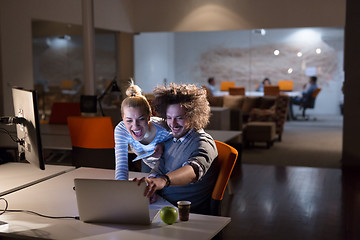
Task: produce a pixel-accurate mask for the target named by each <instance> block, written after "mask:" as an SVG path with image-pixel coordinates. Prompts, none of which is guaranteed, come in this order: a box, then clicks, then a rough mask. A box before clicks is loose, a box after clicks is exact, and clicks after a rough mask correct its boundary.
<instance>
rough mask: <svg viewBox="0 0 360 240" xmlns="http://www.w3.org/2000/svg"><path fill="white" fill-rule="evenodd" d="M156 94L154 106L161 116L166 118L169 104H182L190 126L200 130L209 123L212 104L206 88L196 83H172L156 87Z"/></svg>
mask: <svg viewBox="0 0 360 240" xmlns="http://www.w3.org/2000/svg"><path fill="white" fill-rule="evenodd" d="M154 95H155V99H154V101H153V102H152V104H153V108H154V109H155V112H156V114H157V115H158V116H160V117H161V118H163V119H166V109H167V106H168V105H171V104H180V106H182V107H183V108H184V109H185V118H186V120H187V122H188V124H189V125H188V127H189V128H195V130H199V129H202V128H205V127H206V125H207V124H208V123H209V117H210V106H209V102H208V100H207V98H206V91H205V89H203V88H199V87H197V86H196V85H194V84H180V85H177V84H175V83H171V84H170V86H169V87H164V86H159V87H156V88H155V89H154Z"/></svg>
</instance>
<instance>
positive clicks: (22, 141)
mask: <svg viewBox="0 0 360 240" xmlns="http://www.w3.org/2000/svg"><path fill="white" fill-rule="evenodd" d="M0 131H2V132H3V133H6V134H7V135H9V137H10V138H11V140H13V141H14V142H16V143H19V144H20V145H24V140H22V139H19V138H17V137H14V136H13V135H11V133H10V132H9V131H8V130H6V129H5V128H0Z"/></svg>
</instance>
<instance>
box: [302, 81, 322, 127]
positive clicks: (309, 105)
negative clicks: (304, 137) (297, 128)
mask: <svg viewBox="0 0 360 240" xmlns="http://www.w3.org/2000/svg"><path fill="white" fill-rule="evenodd" d="M320 91H321V88H317V89H315V91H314V92H313V93H312V94H311V97H308V98H307V99H306V101H305V102H303V103H301V104H300V109H302V114H301V117H302V119H304V120H310V116H309V115H306V109H309V108H310V109H314V107H315V100H316V97H317V96H318V95H319V93H320ZM313 120H316V118H315V117H314V118H313Z"/></svg>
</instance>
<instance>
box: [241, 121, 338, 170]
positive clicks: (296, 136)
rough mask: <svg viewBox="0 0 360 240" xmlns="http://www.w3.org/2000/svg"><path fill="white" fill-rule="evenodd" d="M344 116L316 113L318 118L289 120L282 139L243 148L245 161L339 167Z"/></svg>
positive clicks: (250, 162) (243, 160) (251, 162)
mask: <svg viewBox="0 0 360 240" xmlns="http://www.w3.org/2000/svg"><path fill="white" fill-rule="evenodd" d="M342 126H343V118H342V116H317V121H288V122H286V123H285V130H284V133H283V137H282V141H281V142H278V141H276V142H275V143H274V145H273V146H272V147H271V148H270V149H267V148H266V146H265V144H264V143H256V144H255V147H252V148H245V149H243V150H242V162H243V163H247V164H267V165H278V166H308V167H324V168H340V167H341V154H342Z"/></svg>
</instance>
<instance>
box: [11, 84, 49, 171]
mask: <svg viewBox="0 0 360 240" xmlns="http://www.w3.org/2000/svg"><path fill="white" fill-rule="evenodd" d="M12 97H13V103H14V112H15V118H16V121H15V123H16V133H17V137H18V139H20V140H23V141H22V142H21V143H19V144H18V151H19V154H20V156H21V155H24V156H25V160H27V161H28V162H30V163H31V164H33V165H35V166H37V167H39V168H40V169H42V170H45V161H44V157H43V151H42V144H41V136H40V121H39V109H38V100H37V94H36V91H35V90H25V89H22V88H17V87H13V88H12Z"/></svg>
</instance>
